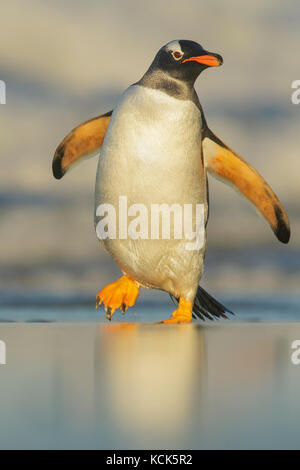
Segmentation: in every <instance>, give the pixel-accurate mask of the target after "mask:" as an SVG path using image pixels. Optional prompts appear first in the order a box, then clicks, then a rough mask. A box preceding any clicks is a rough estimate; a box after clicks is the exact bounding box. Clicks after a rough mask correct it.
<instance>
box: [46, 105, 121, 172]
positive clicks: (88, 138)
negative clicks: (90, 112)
mask: <svg viewBox="0 0 300 470" xmlns="http://www.w3.org/2000/svg"><path fill="white" fill-rule="evenodd" d="M111 115H112V111H109V112H108V113H106V114H102V115H101V116H97V117H95V118H93V119H89V120H88V121H85V122H83V123H81V124H79V125H78V126H77V127H75V129H73V130H72V131H71V132H69V134H68V135H67V136H66V137H65V138H64V140H63V141H62V142H61V143H60V144H59V146H58V147H57V149H56V151H55V154H54V157H53V162H52V171H53V176H54V177H55V178H56V179H61V178H62V177H63V176H64V174H65V173H66V172H67V171H68V170H69V168H71V167H72V166H73V165H75V164H76V163H79V161H81V160H82V159H85V158H89V157H92V156H93V155H96V154H97V153H98V152H99V150H100V148H101V146H102V143H103V140H104V136H105V133H106V129H107V126H108V124H109V120H110V116H111Z"/></svg>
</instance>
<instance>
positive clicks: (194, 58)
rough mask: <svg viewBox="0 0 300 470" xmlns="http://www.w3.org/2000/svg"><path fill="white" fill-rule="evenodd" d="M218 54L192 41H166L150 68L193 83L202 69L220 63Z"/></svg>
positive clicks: (221, 61) (220, 58)
mask: <svg viewBox="0 0 300 470" xmlns="http://www.w3.org/2000/svg"><path fill="white" fill-rule="evenodd" d="M222 63H223V59H222V57H221V56H220V55H219V54H215V53H212V52H208V51H206V50H205V49H204V48H203V47H202V46H200V44H198V43H197V42H194V41H186V40H178V41H171V42H168V44H166V45H165V46H163V47H162V48H161V49H160V50H159V51H158V53H157V54H156V56H155V58H154V61H153V62H152V64H151V67H150V70H151V71H154V70H162V71H163V72H165V73H167V74H168V75H170V76H171V77H173V78H176V79H178V80H183V81H185V82H188V83H191V84H194V82H195V80H196V78H197V77H198V75H199V74H200V73H201V72H202V70H204V69H206V68H208V67H217V66H219V65H222Z"/></svg>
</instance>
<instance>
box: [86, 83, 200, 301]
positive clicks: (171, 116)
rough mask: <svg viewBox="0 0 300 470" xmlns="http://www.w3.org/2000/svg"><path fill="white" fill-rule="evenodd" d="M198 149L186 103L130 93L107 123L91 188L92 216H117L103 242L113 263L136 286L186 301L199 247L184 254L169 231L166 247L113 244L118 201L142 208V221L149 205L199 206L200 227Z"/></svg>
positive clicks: (193, 112)
mask: <svg viewBox="0 0 300 470" xmlns="http://www.w3.org/2000/svg"><path fill="white" fill-rule="evenodd" d="M200 143H201V116H200V112H199V110H198V108H197V107H196V106H195V105H194V104H193V103H192V102H191V101H185V100H178V99H175V98H173V97H170V96H169V95H167V94H166V93H164V92H160V91H157V90H154V89H149V88H145V87H142V86H138V85H134V86H132V87H130V88H129V89H128V90H126V92H125V93H124V94H123V96H122V98H121V101H120V103H119V105H118V107H117V108H116V109H115V111H114V113H113V115H112V119H111V122H110V124H109V128H108V131H107V134H106V136H105V139H104V143H103V147H102V151H101V154H100V158H99V164H98V170H97V180H96V193H95V210H96V209H97V207H98V206H99V205H100V204H111V205H113V207H114V208H115V210H116V216H117V238H116V239H109V238H107V239H105V240H103V241H102V243H103V244H104V246H105V248H106V249H107V251H108V252H109V253H110V254H111V256H112V257H113V258H114V260H115V261H116V263H117V264H118V265H119V266H120V268H121V269H122V270H123V271H124V272H126V273H128V274H130V275H131V276H132V277H133V278H134V279H136V280H137V281H139V282H140V283H141V284H142V285H145V286H149V287H154V288H158V289H163V290H166V291H168V292H170V293H172V294H173V295H185V297H186V298H189V297H193V295H194V293H195V290H196V289H197V286H198V282H199V279H200V276H201V273H202V263H203V253H204V250H205V244H204V245H203V247H202V248H201V249H200V250H187V249H186V242H187V240H186V239H181V240H178V239H174V237H173V235H174V234H173V231H172V228H171V237H170V239H168V240H162V239H159V240H153V239H151V238H150V239H138V240H132V239H131V238H127V239H119V238H118V233H119V232H118V230H119V226H118V220H119V197H120V196H126V198H127V204H128V207H130V206H131V205H132V204H143V205H144V206H145V207H146V208H147V210H148V213H149V214H150V212H151V208H152V207H153V206H152V205H153V204H163V203H166V204H168V205H172V204H180V205H181V207H182V208H183V207H184V204H191V205H192V206H193V207H195V205H196V204H204V205H205V214H204V219H206V213H207V201H206V175H205V169H204V166H203V164H202V156H201V144H200ZM149 220H150V218H149ZM98 221H99V218H98V217H97V216H96V213H95V224H97V223H98ZM202 222H203V224H204V222H205V220H203V221H202ZM203 224H202V225H203ZM194 228H195V227H194ZM149 232H150V227H149ZM149 235H150V233H149Z"/></svg>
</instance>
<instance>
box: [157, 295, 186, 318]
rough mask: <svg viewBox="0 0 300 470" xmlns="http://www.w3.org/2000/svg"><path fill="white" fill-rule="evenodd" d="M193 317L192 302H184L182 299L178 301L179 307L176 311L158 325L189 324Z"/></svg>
mask: <svg viewBox="0 0 300 470" xmlns="http://www.w3.org/2000/svg"><path fill="white" fill-rule="evenodd" d="M192 315H193V302H190V301H189V300H185V299H184V298H183V297H180V299H179V305H178V308H177V310H174V312H173V313H172V316H171V318H168V319H167V320H163V321H161V322H160V323H166V324H172V323H191V321H192Z"/></svg>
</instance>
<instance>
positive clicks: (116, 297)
mask: <svg viewBox="0 0 300 470" xmlns="http://www.w3.org/2000/svg"><path fill="white" fill-rule="evenodd" d="M138 295H139V287H138V285H137V284H136V283H135V282H134V280H133V279H131V278H130V277H129V276H122V277H120V279H118V280H117V281H115V282H112V283H111V284H109V285H108V286H106V287H104V288H103V289H102V290H101V291H100V292H99V293H98V294H97V297H96V308H98V307H99V305H101V304H102V302H103V304H104V308H105V311H106V316H105V318H107V319H108V320H111V317H112V316H113V314H114V313H115V310H117V308H120V309H121V310H122V313H123V314H124V313H125V312H126V310H127V309H128V307H132V306H133V305H134V304H135V301H136V299H137V298H138Z"/></svg>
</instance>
